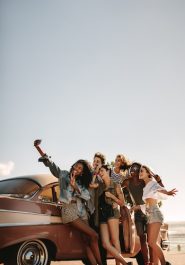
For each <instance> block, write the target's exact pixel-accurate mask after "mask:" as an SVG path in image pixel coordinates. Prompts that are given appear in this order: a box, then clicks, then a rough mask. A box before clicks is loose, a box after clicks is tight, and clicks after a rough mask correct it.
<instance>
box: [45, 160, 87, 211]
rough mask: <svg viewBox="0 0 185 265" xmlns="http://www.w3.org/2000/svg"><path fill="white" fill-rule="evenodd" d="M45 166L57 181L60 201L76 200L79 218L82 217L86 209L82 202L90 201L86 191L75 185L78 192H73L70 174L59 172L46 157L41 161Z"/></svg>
mask: <svg viewBox="0 0 185 265" xmlns="http://www.w3.org/2000/svg"><path fill="white" fill-rule="evenodd" d="M43 162H44V164H45V166H47V167H49V169H50V171H51V173H52V174H53V175H54V176H55V177H56V178H58V179H59V185H60V201H61V202H63V203H67V204H69V203H71V201H72V200H76V202H77V208H78V212H79V216H84V214H85V212H86V207H85V203H84V202H83V200H84V201H88V200H89V199H90V194H89V191H88V189H86V188H85V187H83V186H82V185H80V184H79V183H76V185H77V187H78V189H79V191H80V193H79V192H77V191H76V190H75V191H74V190H73V188H72V187H71V185H70V174H69V172H68V171H67V170H61V169H60V168H59V167H58V166H57V165H56V164H55V163H54V162H52V161H51V160H50V159H49V158H48V157H46V159H45V161H43Z"/></svg>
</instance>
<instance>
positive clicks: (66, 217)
mask: <svg viewBox="0 0 185 265" xmlns="http://www.w3.org/2000/svg"><path fill="white" fill-rule="evenodd" d="M61 214H62V223H63V224H67V223H70V222H73V221H75V220H77V219H78V218H80V219H83V220H87V219H88V217H87V214H85V215H84V216H79V212H78V208H77V204H76V203H69V204H67V203H62V210H61Z"/></svg>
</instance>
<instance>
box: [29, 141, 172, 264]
mask: <svg viewBox="0 0 185 265" xmlns="http://www.w3.org/2000/svg"><path fill="white" fill-rule="evenodd" d="M39 145H40V142H39V140H35V141H34V146H35V147H36V148H37V149H38V151H39V152H40V154H41V158H40V159H39V161H41V162H43V163H44V164H45V166H47V167H49V169H50V171H51V173H52V174H53V175H54V176H55V177H57V178H58V179H59V185H60V203H62V208H61V211H62V213H61V216H62V222H63V223H64V224H70V225H71V226H73V227H75V228H76V229H78V230H80V231H81V232H82V234H83V239H84V241H85V247H86V256H87V258H85V259H84V260H83V263H84V264H86V265H97V264H98V265H106V264H107V262H106V256H107V252H108V253H110V254H111V255H112V256H113V257H114V258H115V262H116V265H119V264H124V265H126V264H127V262H126V261H125V259H124V258H123V256H122V254H121V247H120V241H119V219H120V208H121V207H125V205H126V201H127V197H126V196H124V190H125V189H127V191H128V193H129V195H130V198H131V201H132V206H131V208H130V211H131V212H134V216H135V224H136V230H137V234H138V236H139V238H140V243H141V253H142V258H143V263H142V264H143V265H149V264H154V265H157V264H158V260H159V261H160V264H161V265H166V264H168V263H167V262H166V261H165V258H164V255H163V251H162V249H161V247H160V245H159V244H158V236H159V233H160V227H161V224H162V222H163V216H162V213H161V211H160V208H159V206H158V200H159V199H162V198H163V197H164V196H166V195H172V196H173V195H175V194H176V192H177V190H176V189H172V190H170V191H167V190H166V189H165V188H164V185H163V183H162V181H161V178H160V177H159V176H158V175H155V174H154V173H153V172H152V171H151V170H150V169H149V168H148V167H147V166H144V165H141V164H140V163H135V162H134V163H130V162H128V160H127V159H126V157H125V156H124V155H121V154H119V155H117V156H116V159H115V161H114V163H113V167H110V166H109V165H108V164H106V158H105V156H104V155H103V154H102V153H99V152H98V153H96V154H95V155H94V158H93V163H92V165H91V164H90V163H89V162H88V161H86V160H83V159H80V160H78V161H77V162H76V163H74V164H73V165H72V167H71V169H70V170H69V171H66V170H61V169H60V168H59V167H58V166H57V165H56V164H55V163H54V162H53V161H51V159H50V158H49V157H48V156H47V155H46V154H45V153H44V152H43V151H42V150H41V148H40V146H39Z"/></svg>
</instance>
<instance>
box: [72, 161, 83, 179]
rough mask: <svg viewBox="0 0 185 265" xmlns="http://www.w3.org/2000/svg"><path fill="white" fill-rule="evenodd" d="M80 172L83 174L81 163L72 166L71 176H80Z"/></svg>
mask: <svg viewBox="0 0 185 265" xmlns="http://www.w3.org/2000/svg"><path fill="white" fill-rule="evenodd" d="M82 172H83V165H82V164H81V163H76V164H74V166H73V169H72V174H73V175H74V176H80V175H82Z"/></svg>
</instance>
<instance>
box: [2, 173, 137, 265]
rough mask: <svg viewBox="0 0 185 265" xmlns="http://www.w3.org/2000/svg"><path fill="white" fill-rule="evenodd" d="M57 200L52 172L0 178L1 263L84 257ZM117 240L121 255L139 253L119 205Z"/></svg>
mask: <svg viewBox="0 0 185 265" xmlns="http://www.w3.org/2000/svg"><path fill="white" fill-rule="evenodd" d="M58 200H59V184H58V179H57V178H55V177H54V176H52V175H32V176H22V177H16V178H11V179H6V180H2V181H0V263H1V262H2V263H4V265H48V264H50V263H51V261H55V260H58V261H61V260H78V259H82V258H83V257H85V251H84V243H83V240H82V235H81V233H80V232H79V231H78V230H75V229H74V228H72V227H71V226H70V225H63V224H62V216H61V205H59V204H58ZM120 242H121V247H122V253H123V255H124V257H134V256H135V255H137V254H138V253H139V250H140V244H139V239H138V237H137V236H136V232H135V226H134V222H133V220H132V218H131V216H130V213H129V210H128V209H127V208H126V207H124V208H122V218H121V220H120Z"/></svg>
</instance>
